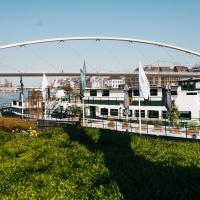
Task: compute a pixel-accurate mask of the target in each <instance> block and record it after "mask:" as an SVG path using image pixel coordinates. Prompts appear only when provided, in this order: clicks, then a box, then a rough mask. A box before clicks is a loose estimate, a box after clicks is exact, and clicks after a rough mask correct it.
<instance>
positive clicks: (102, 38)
mask: <svg viewBox="0 0 200 200" xmlns="http://www.w3.org/2000/svg"><path fill="white" fill-rule="evenodd" d="M75 40H76V41H78V40H95V41H119V42H128V43H130V44H134V43H141V44H147V45H154V46H158V47H165V48H169V49H174V50H177V51H180V52H184V53H188V54H191V55H194V56H197V57H200V52H197V51H192V50H189V49H186V48H182V47H178V46H174V45H170V44H166V43H160V42H155V41H149V40H141V39H133V38H125V37H107V36H84V37H60V38H50V39H42V40H32V41H25V42H19V43H13V44H8V45H1V46H0V50H3V49H8V48H16V47H25V46H28V45H36V44H43V43H52V42H65V41H75ZM44 73H45V72H44ZM9 74H10V76H18V74H21V73H3V74H2V76H9ZM39 74H41V73H38V75H39ZM56 74H57V75H59V74H61V75H62V73H56ZM23 75H25V76H26V73H23ZM0 76H1V73H0ZM28 76H31V74H30V73H28ZM35 76H37V75H36V73H35Z"/></svg>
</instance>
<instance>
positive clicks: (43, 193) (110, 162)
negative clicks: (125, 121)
mask: <svg viewBox="0 0 200 200" xmlns="http://www.w3.org/2000/svg"><path fill="white" fill-rule="evenodd" d="M199 198H200V146H199V144H198V143H197V142H190V141H181V140H173V139H164V138H163V139H161V138H156V137H146V136H138V135H131V134H128V133H124V132H115V131H110V130H100V129H91V128H86V129H82V128H78V127H72V126H71V127H66V128H65V129H53V130H50V131H46V132H42V133H41V134H40V135H39V136H37V137H30V136H28V135H23V134H20V133H17V134H16V133H15V134H13V133H6V132H0V199H81V200H82V199H199Z"/></svg>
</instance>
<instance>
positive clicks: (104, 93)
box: [102, 90, 110, 97]
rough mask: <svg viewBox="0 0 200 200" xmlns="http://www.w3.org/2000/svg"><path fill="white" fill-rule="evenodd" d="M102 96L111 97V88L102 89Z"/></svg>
mask: <svg viewBox="0 0 200 200" xmlns="http://www.w3.org/2000/svg"><path fill="white" fill-rule="evenodd" d="M102 96H104V97H109V96H110V91H109V90H102Z"/></svg>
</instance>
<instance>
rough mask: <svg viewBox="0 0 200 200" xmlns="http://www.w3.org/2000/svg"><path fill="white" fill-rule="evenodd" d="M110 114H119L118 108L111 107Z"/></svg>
mask: <svg viewBox="0 0 200 200" xmlns="http://www.w3.org/2000/svg"><path fill="white" fill-rule="evenodd" d="M110 115H112V116H118V109H110Z"/></svg>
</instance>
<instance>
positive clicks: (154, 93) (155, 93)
mask: <svg viewBox="0 0 200 200" xmlns="http://www.w3.org/2000/svg"><path fill="white" fill-rule="evenodd" d="M128 93H129V97H132V96H139V95H140V92H139V90H138V89H134V90H133V91H132V90H129V91H128ZM132 93H133V94H132ZM171 95H177V91H176V90H172V91H171ZM90 96H92V97H94V96H97V90H90ZM102 96H107V97H108V96H110V91H109V90H102ZM150 96H158V89H157V88H152V89H150Z"/></svg>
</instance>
